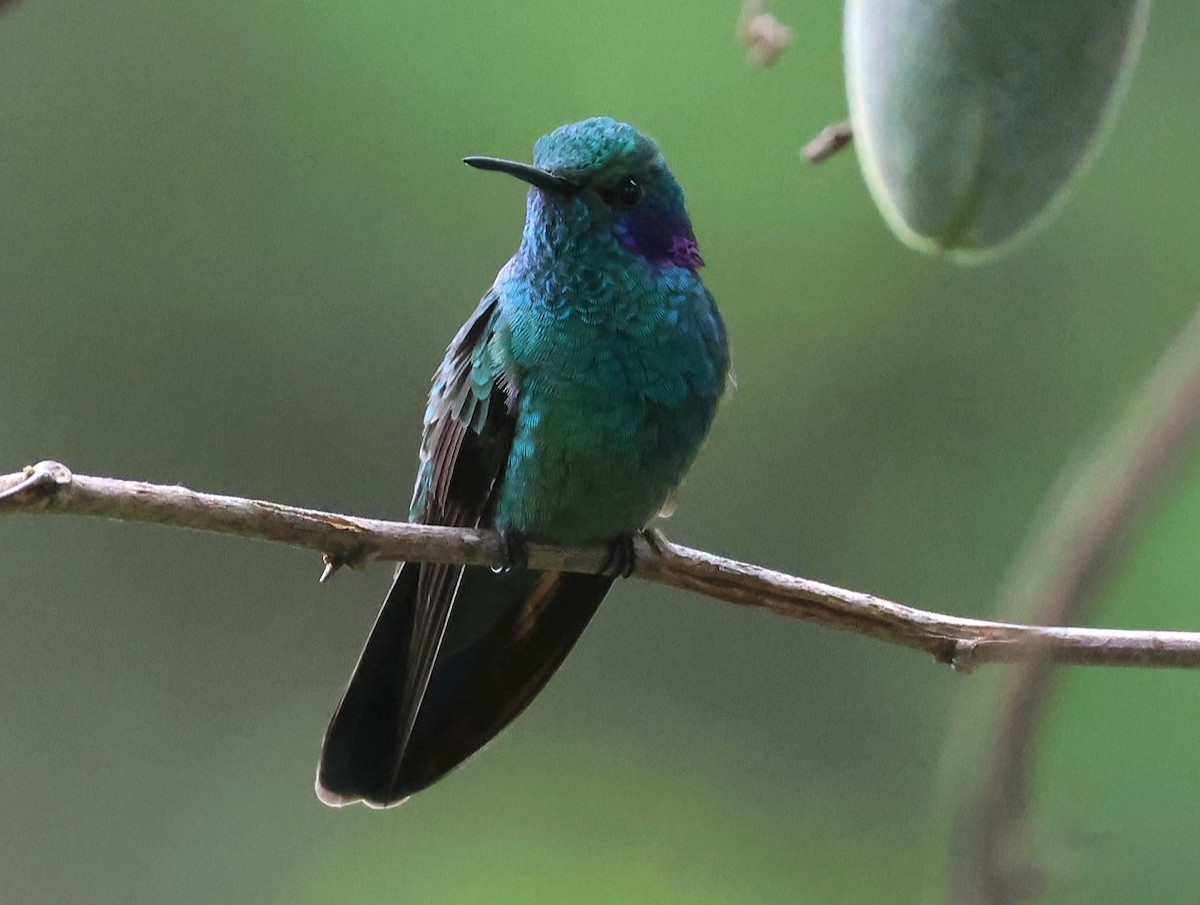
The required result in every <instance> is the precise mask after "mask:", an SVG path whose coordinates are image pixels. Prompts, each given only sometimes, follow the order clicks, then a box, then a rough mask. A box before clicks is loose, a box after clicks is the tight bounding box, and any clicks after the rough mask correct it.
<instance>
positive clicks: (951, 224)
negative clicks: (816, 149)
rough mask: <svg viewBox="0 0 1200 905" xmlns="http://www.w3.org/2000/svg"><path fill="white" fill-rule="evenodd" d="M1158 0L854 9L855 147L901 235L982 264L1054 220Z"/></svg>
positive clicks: (876, 3)
mask: <svg viewBox="0 0 1200 905" xmlns="http://www.w3.org/2000/svg"><path fill="white" fill-rule="evenodd" d="M1148 8H1149V0H1004V2H997V0H886V2H883V0H848V2H847V3H846V21H845V55H846V80H847V87H848V94H849V99H850V113H851V121H852V123H853V127H854V133H855V146H856V147H857V148H858V156H859V161H860V163H861V165H862V169H863V174H864V175H865V177H866V180H867V184H868V185H869V186H870V188H871V192H872V194H873V195H874V196H875V201H876V204H878V206H879V208H880V210H881V211H882V212H883V214H884V217H885V218H886V220H887V221H888V223H889V225H890V226H891V227H892V229H893V231H895V233H896V234H897V235H898V236H899V237H900V238H901V239H902V240H903V241H904V242H906V243H907V244H909V245H911V246H913V247H914V248H918V249H921V250H923V251H955V252H960V253H961V254H960V257H966V258H970V257H972V256H973V255H975V254H976V253H978V252H980V251H983V250H989V249H994V248H996V247H997V246H999V245H1002V244H1003V243H1005V242H1007V241H1008V240H1010V239H1012V238H1014V237H1016V236H1018V235H1020V234H1021V233H1022V232H1024V231H1026V230H1027V229H1028V228H1029V227H1030V225H1031V224H1032V223H1034V221H1035V220H1037V219H1038V218H1039V215H1042V214H1044V213H1045V212H1047V211H1048V210H1051V209H1053V206H1054V204H1055V202H1057V201H1059V200H1061V199H1062V198H1063V197H1064V189H1065V187H1066V186H1067V185H1068V183H1069V182H1070V181H1071V179H1072V177H1073V176H1074V175H1075V174H1077V173H1078V172H1079V171H1080V169H1081V167H1082V165H1083V164H1084V163H1085V162H1086V161H1087V159H1088V158H1089V156H1090V155H1091V152H1092V150H1093V149H1094V148H1095V147H1096V146H1097V143H1098V142H1097V139H1098V138H1099V136H1100V135H1101V134H1102V133H1103V131H1104V127H1105V124H1106V121H1107V120H1108V118H1109V117H1108V115H1107V114H1108V113H1109V112H1110V111H1111V110H1112V109H1113V108H1114V107H1115V100H1116V99H1117V98H1118V97H1119V95H1120V93H1121V88H1122V86H1123V84H1124V82H1125V81H1126V80H1127V78H1126V77H1127V75H1128V73H1129V72H1130V71H1131V70H1132V68H1133V63H1134V61H1135V60H1136V57H1137V50H1138V47H1139V45H1140V43H1141V37H1142V33H1143V32H1144V30H1145V29H1144V25H1145V20H1146V13H1147V10H1148Z"/></svg>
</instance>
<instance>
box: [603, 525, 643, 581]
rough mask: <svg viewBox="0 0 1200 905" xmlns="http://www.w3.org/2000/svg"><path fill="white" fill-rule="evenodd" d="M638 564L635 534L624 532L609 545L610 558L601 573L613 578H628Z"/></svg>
mask: <svg viewBox="0 0 1200 905" xmlns="http://www.w3.org/2000/svg"><path fill="white" fill-rule="evenodd" d="M636 566H637V551H636V550H634V548H633V535H632V534H622V535H621V536H620V537H618V538H616V539H615V540H614V541H613V542H612V546H610V547H609V550H608V560H607V561H606V562H605V563H604V568H603V569H602V570H601V571H600V574H601V575H608V576H611V577H613V578H618V577H619V578H628V577H629V576H630V575H632V574H633V570H634V568H635V567H636Z"/></svg>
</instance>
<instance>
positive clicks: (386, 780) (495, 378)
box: [317, 287, 517, 804]
mask: <svg viewBox="0 0 1200 905" xmlns="http://www.w3.org/2000/svg"><path fill="white" fill-rule="evenodd" d="M500 318H501V313H500V296H499V291H498V290H497V289H496V288H495V287H493V289H492V290H491V291H489V292H488V293H487V295H485V296H484V297H483V300H482V301H481V302H480V304H479V307H478V308H477V309H476V310H475V312H474V314H472V315H471V317H470V318H469V319H468V320H467V322H466V323H465V324H464V325H463V326H462V328H461V329H460V330H459V331H458V333H457V335H456V336H455V337H454V340H453V341H452V342H451V343H450V346H449V348H448V349H447V351H446V357H445V359H444V360H443V362H442V365H441V367H440V368H439V369H438V372H437V374H435V375H434V381H433V388H432V390H431V392H430V398H429V405H428V407H427V408H426V412H425V432H424V436H423V438H422V442H421V464H420V468H419V470H418V474H417V483H416V489H415V491H414V494H413V501H412V506H411V509H410V518H412V519H413V520H414V521H420V522H425V523H429V524H439V525H450V526H456V527H475V526H478V525H479V524H480V522H481V520H482V519H483V518H484V515H485V513H487V511H488V509H489V507H490V504H491V501H492V498H493V496H494V493H495V491H496V488H497V485H498V483H499V479H500V477H501V475H502V474H503V471H504V464H505V462H506V461H507V459H508V452H509V448H510V447H511V445H512V436H513V430H514V427H515V424H516V399H517V384H516V381H515V379H514V377H513V375H512V374H511V373H509V372H507V371H506V370H504V369H503V367H502V366H501V365H500V364H499V363H498V362H499V358H498V356H496V355H494V354H493V346H492V343H493V340H494V338H495V336H496V332H497V328H498V326H499V322H500ZM462 576H463V567H462V566H454V565H445V564H441V563H423V564H422V563H401V564H400V566H399V567H398V568H397V570H396V575H395V578H394V580H393V582H392V588H391V590H390V591H389V592H388V596H387V599H386V600H385V601H384V605H383V608H382V610H381V611H380V614H379V617H378V619H377V620H376V624H375V627H374V628H373V629H372V632H371V637H370V638H369V639H368V642H367V645H366V646H365V647H364V649H363V652H362V655H361V656H360V658H359V662H358V665H357V667H356V668H355V672H354V675H353V676H352V677H351V680H350V684H349V686H348V687H347V689H346V692H345V694H344V696H343V698H342V701H341V703H340V704H339V705H338V709H337V711H336V712H335V713H334V715H333V718H332V720H331V721H330V725H329V729H328V730H327V732H326V736H325V744H324V747H323V749H322V755H321V765H320V768H319V771H318V780H317V794H318V796H320V798H321V799H322V800H323V801H325V802H326V803H327V804H346V803H349V802H352V801H356V800H360V799H366V800H368V801H372V802H376V803H383V802H386V801H388V800H389V795H390V792H388V791H387V790H391V789H393V788H394V787H395V785H396V781H397V774H398V772H399V769H400V764H401V761H402V760H403V756H404V751H405V749H406V748H407V746H408V742H409V739H410V738H411V736H412V733H413V729H414V726H415V724H416V719H417V715H418V713H419V712H420V710H421V704H422V702H423V700H424V697H425V694H426V691H427V690H428V687H429V682H430V678H431V676H432V675H433V670H434V665H435V663H436V661H437V655H438V651H439V649H440V647H441V644H442V639H443V637H444V635H445V632H446V626H447V623H448V621H449V618H450V612H451V610H452V608H453V604H454V600H455V597H456V595H457V592H458V586H459V583H460V581H461V580H462ZM397 661H400V662H399V663H398V662H397ZM401 663H402V664H403V665H402V666H401ZM397 715H399V721H398V722H397V719H398V716H397ZM387 727H392V728H391V729H388V728H387Z"/></svg>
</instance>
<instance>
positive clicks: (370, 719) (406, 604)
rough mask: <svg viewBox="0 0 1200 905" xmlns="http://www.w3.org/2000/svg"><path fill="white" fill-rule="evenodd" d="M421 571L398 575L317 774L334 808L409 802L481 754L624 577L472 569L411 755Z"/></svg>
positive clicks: (541, 684) (420, 716)
mask: <svg viewBox="0 0 1200 905" xmlns="http://www.w3.org/2000/svg"><path fill="white" fill-rule="evenodd" d="M418 574H419V568H418V567H417V566H416V565H415V564H414V565H409V566H405V567H404V568H402V569H401V570H400V572H399V574H398V575H397V576H396V581H395V583H394V584H393V585H392V590H391V592H390V593H389V594H388V597H387V600H386V601H384V605H383V609H382V610H381V611H380V614H379V618H378V619H377V620H376V623H375V628H374V629H373V630H372V631H371V637H370V638H369V639H368V641H367V645H366V647H365V648H364V649H363V653H362V656H361V657H360V658H359V662H358V666H357V668H356V669H355V672H354V675H353V677H351V679H350V685H349V687H348V688H347V689H346V693H345V696H344V697H343V698H342V703H341V704H340V705H339V707H338V709H337V712H336V713H334V715H333V720H332V721H331V722H330V724H329V729H328V731H327V732H326V735H325V746H324V749H323V751H322V755H321V764H320V767H319V769H318V773H317V795H318V796H319V797H320V798H321V800H322V801H323V802H325V803H326V804H330V805H343V804H349V803H351V802H354V801H365V802H366V803H367V804H369V805H371V806H373V807H386V806H388V805H391V804H399V803H400V802H401V801H403V800H404V799H405V798H407V797H408V796H409V795H412V794H413V793H414V792H417V791H420V790H421V789H423V788H425V787H426V786H428V785H430V784H432V783H433V782H435V781H436V780H438V779H439V778H441V777H442V776H444V775H445V774H446V773H448V772H449V771H450V770H452V769H454V768H455V767H456V766H458V765H459V764H460V763H462V762H463V761H464V760H466V759H467V758H468V757H470V756H471V755H472V754H474V753H475V752H476V751H478V750H479V749H480V748H481V747H483V746H484V745H485V744H486V743H487V742H488V741H490V740H491V739H492V738H493V737H494V736H495V735H496V734H497V733H498V732H500V730H501V729H503V728H504V727H505V726H507V725H508V723H509V722H511V721H512V720H513V719H514V718H515V717H516V716H517V715H518V714H519V713H520V712H521V711H522V710H524V709H525V707H526V706H527V705H528V704H529V702H530V701H531V700H533V698H534V697H535V696H536V695H537V693H538V692H539V691H541V690H542V688H543V687H544V686H545V684H546V682H547V681H548V680H549V678H550V676H551V675H553V674H554V671H555V670H556V669H558V667H559V665H560V664H561V663H562V661H563V659H564V658H565V657H566V655H567V654H568V653H569V652H570V650H571V648H572V647H573V646H574V644H575V642H576V640H578V638H579V636H580V635H581V634H582V633H583V630H584V628H586V626H587V624H588V622H589V621H590V620H591V618H592V615H593V614H594V613H595V611H596V608H597V607H598V606H599V605H600V601H601V600H602V599H603V597H604V595H605V593H607V591H608V588H609V586H610V585H611V584H612V579H611V578H608V577H606V576H602V575H579V574H573V573H565V572H532V571H525V570H518V571H514V572H510V573H506V574H503V575H496V574H493V573H492V572H491V571H490V570H489V569H485V568H467V569H465V570H464V573H463V578H462V583H461V585H460V586H459V591H458V594H457V598H456V600H455V604H454V609H453V610H452V612H451V616H450V622H449V625H448V626H447V629H446V636H445V639H444V641H443V643H442V649H441V653H440V654H439V656H438V660H437V665H436V667H435V669H434V672H433V676H432V679H431V681H430V684H429V688H428V691H427V692H426V694H425V698H424V701H423V703H422V704H421V709H420V711H419V713H418V716H417V720H416V722H415V725H414V727H413V732H412V735H411V737H410V739H409V742H408V744H407V746H405V747H404V749H403V751H402V750H401V741H400V740H401V737H402V735H403V727H404V722H405V717H406V714H405V713H403V704H402V701H403V694H404V681H405V675H406V673H407V670H406V668H405V665H406V660H407V658H408V656H409V650H410V647H411V635H412V623H413V612H414V603H415V595H416V591H417V575H418Z"/></svg>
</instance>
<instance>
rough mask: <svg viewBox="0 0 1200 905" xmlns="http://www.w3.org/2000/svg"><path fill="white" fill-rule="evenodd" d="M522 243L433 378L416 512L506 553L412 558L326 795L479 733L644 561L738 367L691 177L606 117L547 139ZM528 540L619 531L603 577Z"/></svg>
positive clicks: (394, 778) (326, 776) (483, 164)
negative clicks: (529, 550) (465, 560)
mask: <svg viewBox="0 0 1200 905" xmlns="http://www.w3.org/2000/svg"><path fill="white" fill-rule="evenodd" d="M465 162H466V163H468V164H470V165H471V166H473V167H477V168H479V169H484V170H495V171H499V172H502V173H508V174H510V175H512V176H515V177H517V178H518V179H521V180H523V181H525V182H527V183H529V185H530V186H531V188H530V190H529V196H528V201H527V206H526V217H525V228H524V231H523V234H522V238H521V245H520V247H519V248H518V249H517V253H516V254H515V255H513V257H512V258H511V259H510V260H509V261H508V263H507V264H505V265H504V267H503V268H501V270H500V272H499V274H498V275H497V277H496V281H495V282H494V283H493V284H492V286H491V288H490V289H489V290H488V291H487V292H486V293H485V294H484V296H483V300H482V301H481V302H480V303H479V306H478V308H476V309H475V312H474V313H473V314H472V315H471V317H470V318H469V319H468V320H467V322H466V323H465V324H464V325H463V327H462V329H460V330H459V331H458V334H457V335H456V336H455V337H454V340H453V342H451V344H450V347H449V349H448V350H447V352H446V357H445V359H444V360H443V362H442V365H441V367H440V368H439V369H438V371H437V373H436V374H435V375H434V380H433V388H432V391H431V392H430V396H429V404H428V407H427V408H426V411H425V430H424V436H423V439H422V442H421V456H420V466H419V469H418V472H417V481H416V489H415V491H414V493H413V500H412V505H411V508H410V512H409V517H410V518H411V519H412V520H413V521H416V522H424V523H427V524H436V525H452V526H458V527H472V528H476V527H478V528H493V529H496V530H498V531H499V532H501V536H502V537H503V538H504V541H505V549H506V554H507V560H508V563H509V565H508V567H506V568H505V569H504V570H501V571H499V572H497V571H495V570H492V569H488V568H483V567H475V566H466V567H464V566H454V565H442V564H438V563H402V564H401V565H400V566H399V568H398V569H397V570H396V574H395V579H394V581H393V583H392V588H391V591H390V592H389V593H388V595H387V599H386V600H385V601H384V604H383V608H382V610H381V611H380V613H379V616H378V618H377V620H376V622H375V626H374V628H373V629H372V631H371V635H370V637H369V638H368V640H367V643H366V646H365V647H364V649H363V652H362V655H361V656H360V657H359V661H358V665H357V667H356V668H355V671H354V674H353V676H352V677H351V679H350V683H349V685H348V687H347V688H346V691H345V694H344V695H343V697H342V700H341V703H340V704H339V705H338V708H337V710H336V712H335V713H334V715H333V719H332V720H331V722H330V724H329V728H328V730H327V731H326V734H325V743H324V747H323V750H322V753H321V761H320V765H319V767H318V770H317V785H316V789H317V795H318V796H319V797H320V799H321V800H322V801H323V802H325V803H326V804H328V805H333V806H340V805H345V804H350V803H352V802H356V801H362V802H365V803H366V804H367V805H369V806H371V807H387V806H389V805H395V804H399V803H400V802H402V801H403V800H404V799H406V798H407V797H408V796H410V795H412V794H413V793H414V792H417V791H420V790H421V789H423V788H425V787H426V786H429V785H430V784H431V783H433V782H435V781H436V780H438V779H439V778H441V777H442V776H443V775H445V774H446V773H447V772H449V771H450V770H452V769H454V768H455V767H456V766H458V765H459V764H460V763H462V762H463V761H464V760H466V759H467V758H468V757H470V756H471V755H472V754H473V753H474V752H475V751H477V750H479V748H481V747H482V746H483V745H484V744H486V743H487V742H488V741H489V740H490V739H491V738H493V737H494V736H495V735H496V734H497V733H498V732H500V730H502V729H503V728H504V727H505V726H506V725H508V723H509V722H510V721H512V719H513V718H514V717H516V716H517V715H518V714H519V713H520V712H521V711H522V710H524V709H525V707H526V706H527V705H528V704H529V702H530V701H531V700H532V699H533V697H534V696H535V695H537V693H538V692H539V691H541V689H542V688H543V686H544V685H545V684H546V682H547V680H548V679H549V678H550V676H551V675H552V674H553V673H554V671H555V670H556V669H557V668H558V666H559V665H560V664H561V663H562V661H563V658H564V657H566V655H567V654H568V652H569V651H570V650H571V648H572V646H573V645H574V644H575V642H576V640H577V639H578V638H579V636H580V634H581V633H582V632H583V630H584V628H585V627H586V626H587V624H588V622H589V621H590V620H591V618H592V615H593V613H595V611H596V608H597V607H598V606H599V604H600V601H601V600H602V599H603V598H604V595H605V594H606V593H607V592H608V589H609V587H610V585H611V584H612V582H613V580H614V577H615V574H618V573H625V574H628V571H629V570H630V569H631V568H632V555H633V554H632V551H633V547H632V538H633V536H634V535H635V534H636V533H638V532H640V531H642V530H643V529H644V528H645V527H646V525H647V524H648V523H649V521H650V520H651V519H652V518H653V517H654V516H655V514H656V513H658V512H659V511H660V510H661V509H662V508H663V507H664V506H665V505H666V504H667V502H668V500H669V499H670V498H671V495H672V493H673V491H674V490H675V488H676V487H677V485H678V484H679V482H680V480H682V478H683V476H684V473H685V472H686V471H687V469H688V467H689V466H690V465H691V463H692V460H693V459H694V458H695V456H696V453H697V452H698V451H699V449H700V446H701V444H702V443H703V441H704V438H705V436H706V435H707V433H708V430H709V427H710V425H711V424H712V421H713V417H714V416H715V415H716V411H717V406H718V404H719V402H720V400H721V398H722V396H723V394H724V392H725V388H726V385H727V383H728V382H729V380H730V370H729V348H728V343H727V340H726V335H725V326H724V324H723V322H722V320H721V316H720V314H719V313H718V312H717V307H716V304H715V303H714V301H713V297H712V295H711V294H710V293H709V291H708V290H707V289H706V288H705V287H704V284H703V283H702V282H701V280H700V276H699V270H700V268H701V267H702V266H703V264H704V260H703V258H701V257H700V251H699V247H698V246H697V244H696V237H695V235H694V233H693V231H692V224H691V221H690V220H689V219H688V214H687V209H686V207H685V204H684V195H683V190H682V189H681V188H680V186H679V183H678V182H677V181H676V179H675V176H674V175H673V174H672V172H671V170H670V169H669V168H668V166H667V163H666V160H665V159H664V157H663V154H662V152H661V151H660V150H659V147H658V145H657V143H655V142H654V140H653V139H651V138H649V137H647V136H646V135H644V134H642V133H641V132H639V131H638V130H637V129H635V128H634V127H633V126H630V125H628V124H626V123H622V122H618V121H616V120H614V119H611V118H609V117H594V118H591V119H586V120H583V121H582V122H578V123H573V124H570V125H566V126H562V127H560V128H558V129H556V130H554V131H553V132H551V133H550V134H548V135H545V136H543V137H542V138H540V139H539V140H538V141H537V143H536V145H535V146H534V162H533V164H532V165H530V164H525V163H518V162H516V161H511V160H502V159H498V158H492V157H468V158H466V160H465ZM527 541H538V542H546V543H556V544H578V545H585V544H599V543H605V544H610V545H611V549H612V550H613V556H612V562H613V568H612V569H610V570H609V574H604V575H583V574H575V573H568V572H553V571H538V570H532V569H529V568H526V567H525V558H524V545H525V543H526V542H527Z"/></svg>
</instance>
